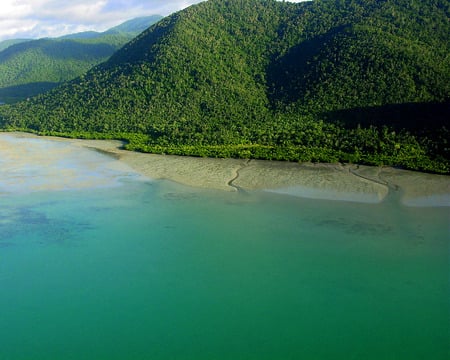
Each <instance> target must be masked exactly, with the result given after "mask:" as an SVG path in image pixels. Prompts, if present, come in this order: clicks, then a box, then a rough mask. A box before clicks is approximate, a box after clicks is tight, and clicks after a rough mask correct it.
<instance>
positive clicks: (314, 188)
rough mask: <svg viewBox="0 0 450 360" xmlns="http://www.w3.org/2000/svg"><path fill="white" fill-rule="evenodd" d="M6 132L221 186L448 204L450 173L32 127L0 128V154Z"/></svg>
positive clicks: (144, 171)
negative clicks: (181, 149) (243, 154)
mask: <svg viewBox="0 0 450 360" xmlns="http://www.w3.org/2000/svg"><path fill="white" fill-rule="evenodd" d="M2 136H3V137H5V136H13V137H15V138H34V139H42V140H48V141H55V142H64V143H67V144H70V145H72V146H75V147H81V148H91V149H95V150H97V151H101V152H104V153H107V154H109V155H111V156H112V157H113V158H115V159H116V160H115V161H118V162H119V163H122V164H126V165H127V166H128V167H129V168H131V169H133V170H134V171H136V172H137V173H139V174H141V175H143V176H145V177H148V178H150V179H168V180H172V181H175V182H178V183H181V184H184V185H189V186H194V187H202V188H209V189H217V190H227V191H237V190H266V191H273V192H278V193H285V194H289V195H293V196H301V197H309V198H318V199H331V200H343V201H356V202H373V203H376V202H381V201H382V200H383V199H384V198H385V197H386V196H387V195H388V193H389V192H395V193H396V194H399V196H400V199H401V202H402V203H403V204H405V205H409V206H450V177H449V176H445V175H432V174H424V173H420V172H413V171H406V170H399V169H394V168H390V167H370V166H359V165H352V164H348V165H344V164H311V163H302V164H299V163H289V162H278V161H261V160H239V159H211V158H197V157H187V156H168V155H156V154H143V153H137V152H130V151H126V150H122V146H123V144H122V143H121V142H120V141H112V140H79V139H66V138H58V137H40V136H36V135H33V134H28V133H0V156H1V154H2V153H4V152H11V151H16V152H17V150H14V149H8V148H5V146H3V147H2V145H1V141H2Z"/></svg>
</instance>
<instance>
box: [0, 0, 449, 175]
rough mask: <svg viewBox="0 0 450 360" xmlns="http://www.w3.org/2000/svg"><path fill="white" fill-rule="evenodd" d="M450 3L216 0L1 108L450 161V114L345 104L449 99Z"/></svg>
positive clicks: (47, 121) (60, 119)
mask: <svg viewBox="0 0 450 360" xmlns="http://www.w3.org/2000/svg"><path fill="white" fill-rule="evenodd" d="M449 8H450V6H449V1H448V0H431V1H427V2H423V1H420V0H344V1H332V0H320V1H319V0H315V1H311V2H303V3H288V2H278V1H273V0H227V1H223V0H210V1H207V2H203V3H200V4H198V5H194V6H191V7H189V8H187V9H185V10H183V11H181V12H178V13H175V14H173V15H172V16H169V17H167V18H165V19H163V20H162V21H160V22H159V23H157V24H156V25H154V26H152V27H151V28H150V29H149V30H147V31H146V32H144V33H142V34H141V35H139V36H138V37H137V38H135V39H133V40H132V41H131V42H129V43H128V44H126V45H125V46H124V47H123V48H122V49H120V50H119V51H117V52H116V53H115V54H114V55H113V56H112V57H111V58H110V59H109V60H108V61H107V62H105V63H103V64H101V65H99V66H97V67H95V68H93V69H92V70H91V71H89V72H88V73H87V74H86V75H84V76H82V77H80V78H78V79H76V80H74V81H71V82H69V83H66V84H64V85H62V86H60V87H58V88H57V89H55V90H53V91H51V92H50V93H48V94H46V95H43V96H39V97H36V98H34V99H31V101H29V102H25V103H20V104H18V105H17V106H15V107H5V106H3V107H1V112H2V114H3V115H2V116H3V120H2V121H3V124H4V126H6V127H11V128H14V127H15V128H26V129H31V130H34V131H39V132H45V133H64V134H66V135H70V136H96V137H123V138H127V139H129V140H130V141H131V143H130V144H129V145H128V147H129V148H130V149H136V150H141V151H153V152H164V153H177V154H191V155H201V156H224V157H226V156H234V157H254V158H265V159H280V160H281V159H282V160H299V161H354V162H363V163H368V164H390V165H398V166H404V167H408V168H412V169H421V170H428V171H437V172H448V171H449V158H450V156H449V153H448V151H449V150H448V146H447V145H446V143H445V141H446V140H445V139H443V137H442V136H441V134H443V133H445V131H446V129H445V124H442V123H439V124H437V125H436V127H435V128H433V129H429V131H426V132H425V131H417V126H416V125H414V128H413V127H411V126H410V122H409V119H408V116H407V115H406V114H407V113H405V114H400V115H399V116H400V119H398V120H397V121H396V124H395V126H394V125H393V124H392V122H391V120H389V118H383V115H382V114H383V113H382V112H381V113H378V114H379V115H376V114H377V113H376V112H375V115H374V116H373V117H372V120H371V121H370V122H367V121H365V122H364V121H363V122H358V123H357V124H356V123H353V124H352V126H347V124H344V123H343V122H342V121H335V120H336V119H340V118H339V117H338V116H337V115H336V116H337V117H336V119H334V118H333V114H338V113H339V112H340V113H339V116H340V117H341V118H342V116H341V115H342V112H341V111H345V110H351V109H353V110H354V109H360V111H361V113H364V111H365V109H370V108H373V107H382V106H387V105H393V104H405V103H421V104H427V103H430V105H429V106H430V107H431V108H433V107H434V106H439V104H442V103H445V102H446V101H448V99H449V94H450V90H449V82H448V79H449V78H450V60H449V57H448V53H449V50H450V48H449V41H448V40H449V35H448V34H449V33H450V31H449V30H450V27H449V23H448V15H449ZM433 104H434V105H433ZM353 110H352V111H353ZM344 113H345V112H344ZM380 114H381V115H380ZM421 122H422V126H423V128H425V127H427V123H426V119H425V118H423V119H422V118H421V117H418V118H416V119H414V124H420V123H421ZM399 124H400V126H399ZM419 127H420V126H419Z"/></svg>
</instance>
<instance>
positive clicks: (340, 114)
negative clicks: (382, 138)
mask: <svg viewBox="0 0 450 360" xmlns="http://www.w3.org/2000/svg"><path fill="white" fill-rule="evenodd" d="M449 114H450V100H447V101H445V102H442V103H435V102H433V103H431V102H428V103H405V104H389V105H384V106H374V107H361V108H353V109H346V110H336V111H330V112H326V113H322V114H321V116H322V118H323V119H324V120H325V121H328V122H333V123H338V124H339V125H341V126H343V127H345V128H347V129H352V128H356V127H357V126H361V127H363V128H367V127H369V126H376V127H382V126H384V125H386V126H389V127H390V128H392V129H394V130H396V131H397V130H401V129H406V130H409V131H411V132H412V133H432V132H436V131H440V129H442V128H443V127H444V126H448V117H449Z"/></svg>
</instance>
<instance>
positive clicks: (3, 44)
mask: <svg viewBox="0 0 450 360" xmlns="http://www.w3.org/2000/svg"><path fill="white" fill-rule="evenodd" d="M30 40H31V39H9V40H3V41H0V51H3V50H5V49H6V48H8V47H10V46H11V45H14V44H19V43H21V42H25V41H30Z"/></svg>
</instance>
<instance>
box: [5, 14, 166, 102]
mask: <svg viewBox="0 0 450 360" xmlns="http://www.w3.org/2000/svg"><path fill="white" fill-rule="evenodd" d="M159 19H161V17H160V16H149V17H143V18H137V19H133V20H130V21H127V22H125V23H123V24H121V25H119V26H116V27H114V28H112V29H110V30H108V31H106V32H104V33H98V32H93V31H91V32H84V33H77V34H71V35H66V36H62V37H60V38H54V39H39V40H29V41H25V42H20V43H17V44H13V45H10V46H9V47H7V48H6V49H4V50H3V51H0V99H3V98H13V99H16V98H19V99H20V98H24V97H30V96H33V95H36V94H37V93H40V92H43V90H48V89H50V88H52V87H54V86H56V85H58V84H59V83H61V82H63V81H66V80H70V79H73V78H75V77H76V76H79V75H80V74H82V73H84V72H86V71H87V70H89V69H90V68H91V67H92V66H94V65H97V64H99V63H101V62H103V61H105V60H106V59H107V58H108V57H109V56H111V55H112V54H113V53H114V52H115V51H116V50H118V49H119V48H120V47H121V46H122V45H123V44H125V43H126V42H127V41H129V40H130V39H132V38H133V37H134V36H136V35H137V34H139V33H140V32H142V31H144V30H145V29H146V28H148V27H149V26H150V25H151V24H153V23H155V22H156V21H158V20H159ZM27 85H28V86H27ZM26 89H28V90H29V91H28V92H26V91H25V90H26ZM22 92H23V93H22Z"/></svg>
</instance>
